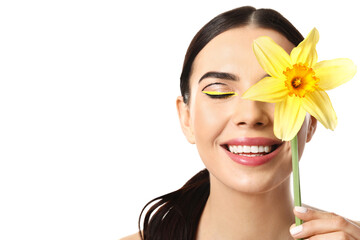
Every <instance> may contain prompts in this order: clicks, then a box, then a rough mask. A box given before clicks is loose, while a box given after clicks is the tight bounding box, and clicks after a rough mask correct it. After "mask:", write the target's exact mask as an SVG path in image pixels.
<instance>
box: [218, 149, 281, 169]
mask: <svg viewBox="0 0 360 240" xmlns="http://www.w3.org/2000/svg"><path fill="white" fill-rule="evenodd" d="M281 147H282V145H280V146H278V147H277V148H276V149H275V151H273V152H271V153H269V154H266V155H263V156H254V157H247V156H241V155H238V154H235V153H232V152H230V151H228V150H227V149H226V148H224V150H225V152H226V154H227V155H228V156H229V157H230V158H231V160H233V161H234V162H236V163H240V164H242V165H246V166H260V165H263V164H265V163H267V162H270V161H271V159H273V158H274V157H275V156H276V155H277V154H278V153H279V152H280V148H281Z"/></svg>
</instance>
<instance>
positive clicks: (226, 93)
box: [202, 91, 238, 96]
mask: <svg viewBox="0 0 360 240" xmlns="http://www.w3.org/2000/svg"><path fill="white" fill-rule="evenodd" d="M202 92H203V93H206V94H209V95H216V96H221V95H234V96H237V95H238V94H237V93H236V92H213V91H202Z"/></svg>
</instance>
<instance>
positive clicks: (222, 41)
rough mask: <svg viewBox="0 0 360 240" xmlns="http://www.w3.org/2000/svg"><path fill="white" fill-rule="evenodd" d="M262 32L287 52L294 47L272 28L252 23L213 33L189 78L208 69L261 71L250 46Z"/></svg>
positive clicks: (243, 72) (238, 72)
mask: <svg viewBox="0 0 360 240" xmlns="http://www.w3.org/2000/svg"><path fill="white" fill-rule="evenodd" d="M261 36H269V37H271V38H272V39H273V40H274V41H275V42H276V43H277V44H279V45H280V46H281V47H282V48H284V49H285V51H287V52H288V53H290V52H291V50H292V48H293V47H294V45H293V44H292V43H291V42H289V41H288V40H287V39H286V38H285V37H284V36H283V35H281V34H280V33H278V32H276V31H274V30H271V29H264V28H257V27H253V26H246V27H239V28H234V29H230V30H228V31H225V32H223V33H221V34H219V35H218V36H216V37H215V38H214V39H212V40H211V41H210V42H209V43H208V44H207V45H206V46H205V47H204V48H203V49H202V50H201V51H200V52H199V54H198V55H197V56H196V58H195V61H194V63H193V72H192V77H191V78H199V76H200V75H201V74H203V73H204V72H208V71H221V72H232V73H235V74H239V75H243V74H247V73H249V72H254V71H255V72H259V71H260V72H261V74H263V70H262V69H261V66H260V65H259V64H258V62H257V60H256V57H255V55H254V53H253V50H252V44H253V41H254V40H255V39H256V38H258V37H261Z"/></svg>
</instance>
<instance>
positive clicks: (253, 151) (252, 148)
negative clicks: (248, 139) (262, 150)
mask: <svg viewBox="0 0 360 240" xmlns="http://www.w3.org/2000/svg"><path fill="white" fill-rule="evenodd" d="M250 149H251V152H252V153H258V152H259V147H258V146H251V147H250Z"/></svg>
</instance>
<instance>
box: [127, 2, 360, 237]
mask: <svg viewBox="0 0 360 240" xmlns="http://www.w3.org/2000/svg"><path fill="white" fill-rule="evenodd" d="M264 35H266V36H269V37H271V38H272V39H273V40H274V41H275V42H276V43H277V44H279V45H280V46H281V47H282V48H284V49H285V50H286V51H287V52H288V53H290V51H291V50H292V49H293V48H294V47H295V46H297V45H298V44H299V43H300V42H301V41H302V40H303V37H302V35H301V34H300V33H299V32H298V31H297V30H296V29H295V28H294V27H293V26H292V25H291V23H289V22H288V21H287V20H286V19H285V18H284V17H283V16H281V15H280V14H279V13H277V12H275V11H273V10H268V9H259V10H256V9H254V8H252V7H242V8H238V9H234V10H231V11H229V12H226V13H223V14H221V15H219V16H217V17H215V18H214V19H213V20H211V21H210V22H209V23H208V24H206V25H205V26H204V27H203V28H202V29H201V30H200V31H199V32H198V34H197V35H196V36H195V37H194V39H193V41H192V42H191V44H190V46H189V48H188V52H187V54H186V57H185V61H184V65H183V71H182V74H181V94H182V96H181V97H178V98H177V109H178V114H179V119H180V123H181V127H182V130H183V132H184V134H185V136H186V138H187V140H188V141H189V142H190V143H191V144H196V146H197V149H198V151H199V155H200V157H201V159H202V161H203V162H204V164H205V166H206V169H205V170H203V171H201V172H200V173H198V174H197V175H196V176H194V177H193V178H192V179H190V180H189V181H188V182H187V183H186V184H185V185H184V186H183V187H182V188H181V189H179V190H178V191H175V192H172V193H169V194H167V195H164V196H161V197H159V198H156V199H154V200H153V201H151V202H150V203H153V205H152V206H151V207H150V208H149V210H148V211H147V213H146V214H145V216H144V217H143V218H144V219H143V220H144V225H143V231H142V232H140V234H135V235H132V236H129V237H127V238H125V239H150V240H153V239H167V240H169V239H171V240H173V239H179V240H184V239H196V240H211V239H224V240H227V239H247V240H248V239H277V240H278V239H284V240H285V239H294V238H295V239H297V238H309V239H327V240H331V239H334V240H335V239H353V240H354V239H360V224H359V223H355V222H353V221H350V220H347V219H345V218H343V217H341V216H337V215H335V214H333V213H327V212H323V211H319V210H316V209H314V208H310V207H295V208H294V207H293V200H292V196H291V192H290V186H289V184H290V179H289V178H290V174H291V171H292V167H291V149H290V143H289V142H282V141H280V140H279V139H277V138H276V137H275V136H274V133H273V120H274V114H273V113H274V104H272V103H263V102H255V101H249V100H244V99H242V98H241V95H242V94H243V93H244V92H245V91H246V90H247V89H248V88H249V87H250V86H252V85H254V84H255V83H256V82H258V81H259V80H261V79H262V78H264V76H266V75H267V74H266V72H264V70H263V69H262V68H261V66H260V65H259V63H258V62H257V60H256V57H255V55H254V53H253V50H252V43H253V41H254V40H255V39H256V38H258V37H260V36H264ZM316 123H317V122H316V119H315V118H313V117H311V116H307V117H306V119H305V122H304V124H303V126H302V128H301V130H300V132H299V134H298V138H299V140H298V141H299V155H300V156H301V154H302V152H303V150H304V146H305V143H306V142H309V141H310V140H311V138H312V136H313V134H314V133H315V130H316ZM249 151H250V153H249ZM234 155H237V156H240V157H235V158H234ZM244 155H245V156H247V157H241V156H244ZM249 157H251V158H249ZM150 203H149V204H150ZM145 207H147V206H145ZM144 209H145V208H144ZM143 211H144V210H143ZM294 215H296V216H298V217H299V218H301V219H303V220H304V222H305V223H304V224H303V225H301V226H297V227H295V226H293V225H292V224H293V222H294ZM139 225H140V221H139ZM291 225H292V226H291ZM290 226H291V229H290V231H289V227H290Z"/></svg>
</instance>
